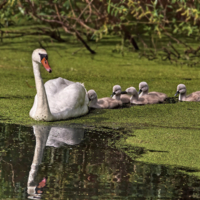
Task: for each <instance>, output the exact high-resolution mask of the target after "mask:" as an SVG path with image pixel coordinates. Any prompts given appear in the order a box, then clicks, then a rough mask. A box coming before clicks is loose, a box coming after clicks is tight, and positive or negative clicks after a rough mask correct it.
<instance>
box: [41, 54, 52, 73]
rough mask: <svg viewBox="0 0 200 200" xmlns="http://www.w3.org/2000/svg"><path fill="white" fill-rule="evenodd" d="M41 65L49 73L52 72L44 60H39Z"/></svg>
mask: <svg viewBox="0 0 200 200" xmlns="http://www.w3.org/2000/svg"><path fill="white" fill-rule="evenodd" d="M41 63H42V65H43V66H44V68H45V69H46V70H47V71H48V72H49V73H51V72H52V69H51V67H50V66H49V63H48V61H47V59H46V58H43V59H42V60H41Z"/></svg>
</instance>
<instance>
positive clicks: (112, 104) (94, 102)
mask: <svg viewBox="0 0 200 200" xmlns="http://www.w3.org/2000/svg"><path fill="white" fill-rule="evenodd" d="M88 98H89V101H90V103H89V107H90V108H107V109H112V108H118V107H121V106H122V102H121V101H119V100H117V99H112V98H110V97H104V98H101V99H98V97H97V93H96V92H95V91H94V90H89V91H88Z"/></svg>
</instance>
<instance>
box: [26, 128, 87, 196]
mask: <svg viewBox="0 0 200 200" xmlns="http://www.w3.org/2000/svg"><path fill="white" fill-rule="evenodd" d="M33 132H34V135H35V137H36V145H35V152H34V157H33V162H32V165H31V170H30V172H29V176H28V183H27V193H28V195H29V197H28V198H29V199H40V198H41V194H42V193H43V191H42V189H43V187H45V185H46V178H43V180H42V181H41V182H40V183H39V184H38V183H37V182H36V181H35V178H36V176H37V172H38V168H39V165H40V164H41V162H42V157H43V153H44V148H45V146H51V147H55V148H59V147H61V146H64V145H77V144H80V143H81V141H82V140H83V138H84V129H83V128H72V127H51V126H41V125H35V126H33Z"/></svg>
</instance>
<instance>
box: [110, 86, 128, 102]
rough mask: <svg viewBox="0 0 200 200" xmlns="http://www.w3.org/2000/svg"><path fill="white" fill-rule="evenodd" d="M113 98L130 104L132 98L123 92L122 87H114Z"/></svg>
mask: <svg viewBox="0 0 200 200" xmlns="http://www.w3.org/2000/svg"><path fill="white" fill-rule="evenodd" d="M111 96H112V98H113V99H116V100H118V101H120V100H121V101H122V103H125V104H126V103H130V96H129V95H127V94H125V93H124V92H122V89H121V86H120V85H114V86H113V93H112V95H111Z"/></svg>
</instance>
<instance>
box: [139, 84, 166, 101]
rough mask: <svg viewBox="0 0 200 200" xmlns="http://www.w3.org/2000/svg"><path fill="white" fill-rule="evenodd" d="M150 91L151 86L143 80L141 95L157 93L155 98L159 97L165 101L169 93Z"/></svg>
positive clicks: (140, 86)
mask: <svg viewBox="0 0 200 200" xmlns="http://www.w3.org/2000/svg"><path fill="white" fill-rule="evenodd" d="M148 91H149V86H148V84H147V83H146V82H141V83H140V84H139V94H140V95H139V97H144V95H155V96H154V98H156V95H157V99H159V101H160V102H163V101H164V100H165V99H166V98H167V95H166V94H165V93H162V92H148Z"/></svg>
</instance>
